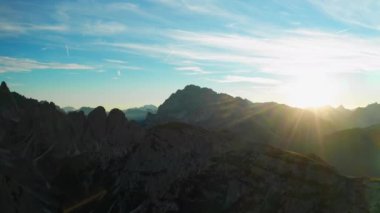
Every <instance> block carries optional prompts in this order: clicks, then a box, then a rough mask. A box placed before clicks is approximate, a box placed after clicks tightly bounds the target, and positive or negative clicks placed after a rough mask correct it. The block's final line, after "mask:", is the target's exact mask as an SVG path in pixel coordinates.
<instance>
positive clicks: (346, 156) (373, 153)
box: [323, 125, 380, 177]
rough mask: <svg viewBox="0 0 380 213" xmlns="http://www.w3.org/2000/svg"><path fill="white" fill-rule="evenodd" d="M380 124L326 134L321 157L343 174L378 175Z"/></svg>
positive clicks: (379, 166) (379, 169)
mask: <svg viewBox="0 0 380 213" xmlns="http://www.w3.org/2000/svg"><path fill="white" fill-rule="evenodd" d="M379 153H380V125H375V126H371V127H367V128H355V129H347V130H342V131H339V132H335V133H333V134H330V135H328V136H326V138H325V143H324V152H323V158H324V159H325V160H327V161H328V162H329V163H330V164H332V165H333V166H335V167H336V168H338V169H339V170H340V171H341V172H342V173H343V174H347V175H354V176H358V175H363V174H366V175H368V176H377V177H379V176H380V163H379V162H380V154H379Z"/></svg>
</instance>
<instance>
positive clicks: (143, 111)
mask: <svg viewBox="0 0 380 213" xmlns="http://www.w3.org/2000/svg"><path fill="white" fill-rule="evenodd" d="M156 112H157V107H156V106H154V105H145V106H142V107H135V108H130V109H126V110H124V114H125V116H126V117H127V118H128V119H129V120H134V121H138V122H142V121H144V120H145V118H146V116H147V115H148V113H151V114H155V113H156Z"/></svg>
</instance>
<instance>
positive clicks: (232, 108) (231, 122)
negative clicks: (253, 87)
mask: <svg viewBox="0 0 380 213" xmlns="http://www.w3.org/2000/svg"><path fill="white" fill-rule="evenodd" d="M168 122H184V123H188V124H192V125H196V126H201V127H203V128H206V129H208V130H211V131H219V132H221V131H224V132H228V133H230V134H232V135H234V136H236V137H239V138H240V139H241V140H249V141H254V142H263V141H264V142H266V143H270V144H272V145H274V146H277V147H280V148H285V149H288V150H292V151H299V152H304V153H309V152H314V153H318V151H319V148H320V147H319V144H320V143H319V142H320V141H321V140H322V136H323V135H324V134H327V133H331V132H333V131H334V130H335V126H334V125H333V124H332V123H331V122H329V121H327V120H324V119H322V118H320V117H318V116H317V115H316V114H314V113H313V112H310V111H308V110H303V109H297V108H292V107H289V106H286V105H282V104H277V103H252V102H250V101H248V100H246V99H242V98H239V97H237V98H234V97H232V96H229V95H227V94H222V93H221V94H218V93H216V92H214V91H213V90H211V89H208V88H201V87H198V86H194V85H189V86H186V87H185V88H184V89H183V90H178V91H177V92H176V93H174V94H172V95H171V96H170V97H169V98H168V99H167V100H166V101H165V102H164V103H163V104H162V105H161V106H159V108H158V110H157V113H156V114H154V115H149V116H148V117H147V120H146V123H147V124H148V125H157V124H164V123H168Z"/></svg>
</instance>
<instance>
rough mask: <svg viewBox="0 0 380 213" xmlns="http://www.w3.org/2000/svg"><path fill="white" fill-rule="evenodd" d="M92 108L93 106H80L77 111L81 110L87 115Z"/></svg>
mask: <svg viewBox="0 0 380 213" xmlns="http://www.w3.org/2000/svg"><path fill="white" fill-rule="evenodd" d="M94 109H95V108H93V107H81V108H79V109H78V111H82V112H83V113H84V114H85V115H88V114H90V112H92V110H94Z"/></svg>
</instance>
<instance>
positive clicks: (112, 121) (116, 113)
mask: <svg viewBox="0 0 380 213" xmlns="http://www.w3.org/2000/svg"><path fill="white" fill-rule="evenodd" d="M126 121H127V118H126V117H125V115H124V113H123V112H122V111H121V110H119V109H112V110H111V112H110V113H109V114H108V117H107V128H108V129H113V128H115V127H117V126H121V125H123V123H124V122H126Z"/></svg>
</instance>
